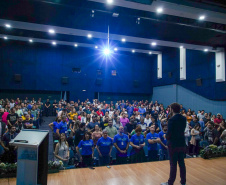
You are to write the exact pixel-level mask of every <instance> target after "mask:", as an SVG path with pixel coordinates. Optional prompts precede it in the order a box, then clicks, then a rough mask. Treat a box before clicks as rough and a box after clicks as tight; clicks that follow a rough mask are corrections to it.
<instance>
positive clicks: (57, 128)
mask: <svg viewBox="0 0 226 185" xmlns="http://www.w3.org/2000/svg"><path fill="white" fill-rule="evenodd" d="M107 103H109V104H107ZM107 103H106V102H105V101H103V102H100V101H98V100H94V101H93V102H91V101H90V100H89V99H87V100H86V101H84V102H81V101H80V100H78V101H77V102H74V101H70V102H69V103H67V102H66V101H65V100H60V101H58V102H57V101H56V100H54V101H53V102H52V103H51V101H50V100H49V99H47V100H46V102H45V103H44V104H43V103H42V100H41V99H40V98H39V99H38V100H35V99H34V98H32V100H29V99H28V98H27V97H26V98H25V100H20V99H19V98H17V99H15V100H13V99H11V100H8V99H5V100H4V99H2V100H1V101H0V141H1V145H2V147H3V149H4V150H5V153H4V155H3V156H2V157H1V156H0V161H4V160H5V161H9V162H13V161H15V160H16V149H15V148H13V149H12V148H11V147H10V146H9V145H8V143H9V141H10V140H11V139H13V138H14V137H15V136H16V134H17V133H19V132H20V131H21V130H22V129H38V128H39V125H41V123H42V122H43V116H57V118H56V120H55V121H54V122H52V123H50V124H49V127H50V129H51V130H52V131H53V141H54V150H55V153H54V155H55V158H56V160H57V161H58V160H62V161H63V162H64V164H65V165H66V164H67V163H68V161H69V150H73V152H72V153H73V155H71V156H70V158H75V159H77V158H76V157H78V156H79V155H80V152H79V151H81V162H82V166H92V164H93V160H94V159H93V154H94V149H95V152H96V153H95V154H97V155H99V164H100V165H109V164H110V163H111V162H112V159H113V158H111V153H112V152H113V154H114V152H116V163H117V164H125V163H127V162H128V159H130V161H131V162H132V163H135V162H143V161H145V159H146V157H145V154H144V151H148V159H149V160H150V161H157V160H168V159H169V157H168V148H167V146H166V137H165V135H166V132H167V124H168V119H169V118H170V117H171V113H170V108H169V106H168V107H164V106H163V105H162V104H160V103H159V102H158V101H155V102H154V103H153V102H148V101H147V100H146V101H131V102H129V101H128V100H126V101H124V100H122V101H117V102H116V103H115V104H114V103H113V102H107ZM187 110H188V111H186V109H185V108H184V107H183V105H181V107H180V114H181V115H183V116H185V117H186V119H187V127H186V129H185V131H184V134H185V138H186V145H187V149H188V150H187V154H189V155H191V156H193V157H196V156H199V143H200V141H202V140H204V141H207V142H208V144H215V145H218V146H219V145H226V124H225V120H224V119H223V117H222V115H221V114H220V113H218V114H217V116H215V115H214V114H212V113H211V112H209V113H208V112H205V111H204V110H202V111H201V110H199V111H197V112H195V111H193V110H191V109H187ZM49 119H51V118H49ZM87 131H88V132H87ZM85 133H86V134H85ZM9 136H10V137H9ZM91 136H92V139H91ZM129 139H130V140H129ZM145 143H147V145H145ZM56 146H57V147H56ZM75 147H76V150H75ZM64 149H66V150H67V152H66V153H63V152H64ZM79 149H80V150H79ZM189 149H190V151H191V152H189ZM9 150H10V153H9ZM66 154H67V155H66ZM9 155H10V156H12V159H11V157H10V158H9V157H7V156H9ZM59 157H60V158H59Z"/></svg>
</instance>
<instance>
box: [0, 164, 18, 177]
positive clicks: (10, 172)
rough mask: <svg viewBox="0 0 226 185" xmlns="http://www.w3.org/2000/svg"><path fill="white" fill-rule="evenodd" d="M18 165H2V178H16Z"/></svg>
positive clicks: (0, 168) (0, 171)
mask: <svg viewBox="0 0 226 185" xmlns="http://www.w3.org/2000/svg"><path fill="white" fill-rule="evenodd" d="M16 170H17V163H0V178H8V177H16Z"/></svg>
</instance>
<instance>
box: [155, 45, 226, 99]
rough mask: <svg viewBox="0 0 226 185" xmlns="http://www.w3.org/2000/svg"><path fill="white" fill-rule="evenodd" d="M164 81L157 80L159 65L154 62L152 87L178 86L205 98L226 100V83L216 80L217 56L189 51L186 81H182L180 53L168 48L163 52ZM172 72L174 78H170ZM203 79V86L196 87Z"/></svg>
mask: <svg viewBox="0 0 226 185" xmlns="http://www.w3.org/2000/svg"><path fill="white" fill-rule="evenodd" d="M162 53H163V58H162V79H157V63H156V62H155V61H153V62H152V72H151V74H152V86H153V87H158V86H164V85H170V84H178V85H181V86H182V87H185V88H187V89H189V90H191V91H193V92H195V93H197V94H199V95H201V96H203V97H205V98H208V99H212V100H226V83H225V82H217V83H216V80H215V75H216V73H215V70H216V69H215V54H214V53H211V52H209V53H205V52H203V51H196V50H187V52H186V62H187V63H186V75H187V77H186V78H187V79H186V80H180V51H179V49H177V48H167V49H165V50H163V51H162ZM168 72H172V78H169V77H168ZM198 78H201V79H202V86H197V85H196V79H198Z"/></svg>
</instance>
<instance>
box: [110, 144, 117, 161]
mask: <svg viewBox="0 0 226 185" xmlns="http://www.w3.org/2000/svg"><path fill="white" fill-rule="evenodd" d="M116 150H117V149H116V148H115V147H114V146H113V147H112V150H111V157H112V160H116Z"/></svg>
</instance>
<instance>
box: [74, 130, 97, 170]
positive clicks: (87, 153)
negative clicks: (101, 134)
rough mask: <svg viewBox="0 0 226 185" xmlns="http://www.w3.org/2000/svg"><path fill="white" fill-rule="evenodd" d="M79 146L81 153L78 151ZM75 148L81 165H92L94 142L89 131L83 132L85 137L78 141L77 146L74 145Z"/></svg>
mask: <svg viewBox="0 0 226 185" xmlns="http://www.w3.org/2000/svg"><path fill="white" fill-rule="evenodd" d="M80 148H82V151H81V153H80V151H79V149H80ZM76 150H77V153H78V155H79V156H80V159H81V161H82V166H83V167H87V166H92V162H93V152H94V144H93V140H92V139H91V134H90V133H89V132H86V133H85V138H84V139H83V140H81V141H80V142H79V144H78V146H77V147H76Z"/></svg>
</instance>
